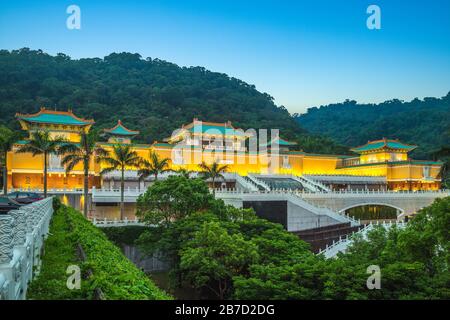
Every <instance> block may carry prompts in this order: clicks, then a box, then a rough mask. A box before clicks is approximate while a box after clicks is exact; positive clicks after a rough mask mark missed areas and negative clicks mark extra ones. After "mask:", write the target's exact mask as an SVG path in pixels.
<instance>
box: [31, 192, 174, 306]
mask: <svg viewBox="0 0 450 320" xmlns="http://www.w3.org/2000/svg"><path fill="white" fill-rule="evenodd" d="M53 199H55V198H53ZM55 204H56V206H57V207H58V208H59V209H58V210H57V211H56V212H55V213H54V215H53V219H52V223H51V227H50V236H49V237H48V239H47V240H46V242H45V254H44V256H43V259H42V270H41V273H40V275H39V276H38V277H37V279H35V280H34V281H33V282H32V283H31V285H30V288H29V292H28V298H29V299H51V300H62V299H92V298H93V294H94V290H95V289H96V288H99V289H101V290H102V292H103V294H104V297H105V298H106V299H112V300H122V299H124V300H125V299H127V300H144V299H150V300H156V299H171V297H170V296H169V295H168V294H166V293H165V292H164V291H162V290H161V289H159V288H158V287H156V285H155V284H154V283H153V282H152V281H151V280H150V279H149V278H148V277H147V275H146V274H145V273H143V272H142V271H140V270H139V269H138V268H137V267H136V266H135V265H134V264H133V263H132V262H131V261H129V260H128V259H127V258H126V257H125V256H124V255H123V254H122V252H121V251H120V249H119V248H118V247H116V246H115V245H114V244H113V243H111V242H110V241H109V240H108V239H107V238H106V236H105V234H104V233H103V232H102V231H101V230H99V229H98V228H96V227H95V226H94V225H92V224H91V223H90V222H89V221H87V220H86V219H85V218H84V217H83V216H82V215H81V213H80V212H78V211H76V210H75V209H73V208H69V207H66V206H64V205H61V203H60V202H58V201H55V200H54V205H55ZM78 244H80V245H81V246H82V248H83V250H84V252H85V254H86V261H83V262H81V261H80V260H79V258H78V256H77V253H76V248H77V245H78ZM70 265H79V266H80V268H81V271H82V274H83V275H86V271H87V270H88V269H90V270H92V275H91V276H89V277H88V278H87V279H84V278H83V279H82V281H81V290H69V289H68V288H67V286H66V281H67V277H68V275H67V274H66V269H67V267H68V266H70Z"/></svg>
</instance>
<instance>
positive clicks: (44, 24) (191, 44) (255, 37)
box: [0, 0, 450, 113]
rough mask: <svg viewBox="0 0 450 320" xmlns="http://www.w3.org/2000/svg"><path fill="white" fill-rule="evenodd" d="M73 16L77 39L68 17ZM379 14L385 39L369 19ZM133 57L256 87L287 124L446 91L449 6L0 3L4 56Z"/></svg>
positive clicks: (400, 2)
mask: <svg viewBox="0 0 450 320" xmlns="http://www.w3.org/2000/svg"><path fill="white" fill-rule="evenodd" d="M71 4H76V5H78V6H79V7H80V9H81V30H69V29H67V28H66V19H67V17H68V14H67V13H66V8H67V7H68V6H69V5H71ZM370 4H376V5H378V6H379V7H380V8H381V24H382V25H381V27H382V28H381V30H369V29H367V27H366V19H367V17H368V15H367V14H366V9H367V7H368V6H369V5H370ZM21 47H30V48H32V49H42V50H44V51H46V52H48V53H50V54H56V53H58V52H64V53H66V54H68V55H70V56H71V57H72V58H81V57H103V56H105V55H107V54H109V53H111V52H113V51H115V52H118V51H120V52H122V51H128V52H137V53H139V54H141V55H142V56H143V57H152V58H160V59H164V60H167V61H170V62H174V63H177V64H178V65H181V66H197V65H199V66H204V67H206V68H208V69H210V70H212V71H218V72H223V73H227V74H228V75H230V76H233V77H237V78H240V79H242V80H244V81H246V82H248V83H251V84H254V85H256V87H257V89H258V90H260V91H263V92H267V93H269V94H270V95H272V96H273V97H274V98H275V102H276V103H277V104H278V105H284V106H286V107H287V109H288V110H289V111H290V112H292V113H294V112H304V111H305V109H306V108H307V107H310V106H318V105H321V104H327V103H332V102H341V101H343V100H345V99H347V98H348V99H355V100H357V101H359V102H381V101H384V100H388V99H392V98H399V99H404V100H410V99H413V98H415V97H418V98H423V97H426V96H438V97H440V96H443V95H445V94H447V93H448V92H449V91H450V1H449V0H446V1H444V0H432V1H430V0H428V1H421V0H420V1H419V0H416V1H404V0H387V1H384V0H371V1H366V0H341V1H337V0H328V1H326V0H315V1H312V0H311V1H283V0H278V1H275V0H273V1H272V0H270V1H269V0H259V1H256V0H240V1H238V0H209V1H205V0H160V1H154V0H147V1H133V0H128V1H112V0H109V1H93V0H73V1H64V0H59V1H56V0H55V1H50V0H40V1H25V0H14V1H5V0H0V48H1V49H8V50H11V49H18V48H21Z"/></svg>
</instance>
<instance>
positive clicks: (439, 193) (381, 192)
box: [297, 190, 450, 198]
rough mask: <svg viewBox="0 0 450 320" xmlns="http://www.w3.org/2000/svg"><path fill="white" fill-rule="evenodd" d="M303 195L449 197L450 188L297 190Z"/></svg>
mask: <svg viewBox="0 0 450 320" xmlns="http://www.w3.org/2000/svg"><path fill="white" fill-rule="evenodd" d="M297 193H298V194H300V195H301V196H305V197H308V198H324V197H330V198H348V197H361V198H365V197H368V196H369V197H370V196H374V197H380V196H381V197H391V198H396V197H430V196H431V197H447V196H450V190H436V191H433V190H421V191H392V190H388V191H386V190H345V191H331V192H304V191H297Z"/></svg>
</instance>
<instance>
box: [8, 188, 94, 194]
mask: <svg viewBox="0 0 450 320" xmlns="http://www.w3.org/2000/svg"><path fill="white" fill-rule="evenodd" d="M16 191H18V192H34V193H41V194H42V193H44V189H42V188H10V189H9V191H8V193H11V192H16ZM47 193H48V194H66V193H76V194H81V193H83V189H82V188H49V189H47ZM89 193H91V190H89Z"/></svg>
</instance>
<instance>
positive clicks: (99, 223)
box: [89, 217, 146, 228]
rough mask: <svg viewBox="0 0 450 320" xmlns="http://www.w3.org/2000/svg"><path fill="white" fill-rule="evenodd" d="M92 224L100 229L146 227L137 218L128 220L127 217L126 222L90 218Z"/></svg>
mask: <svg viewBox="0 0 450 320" xmlns="http://www.w3.org/2000/svg"><path fill="white" fill-rule="evenodd" d="M89 220H91V222H92V224H93V225H94V226H96V227H99V228H107V227H126V226H145V225H146V224H145V223H144V222H141V221H139V219H138V218H137V217H136V218H134V219H128V218H127V217H125V219H124V220H118V219H117V218H116V219H114V220H110V219H109V220H108V219H106V218H103V219H97V218H96V217H93V218H89Z"/></svg>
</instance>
